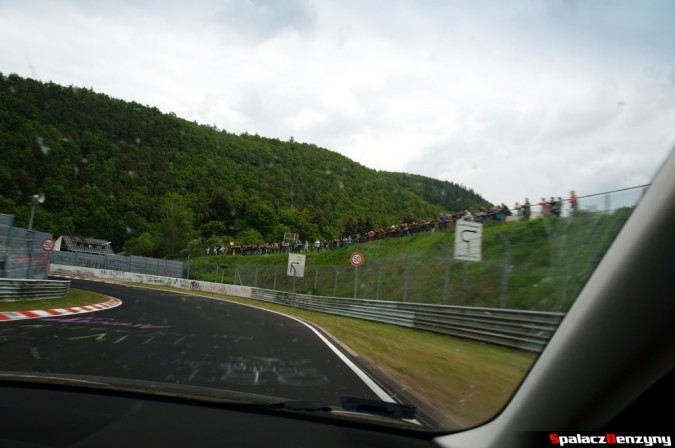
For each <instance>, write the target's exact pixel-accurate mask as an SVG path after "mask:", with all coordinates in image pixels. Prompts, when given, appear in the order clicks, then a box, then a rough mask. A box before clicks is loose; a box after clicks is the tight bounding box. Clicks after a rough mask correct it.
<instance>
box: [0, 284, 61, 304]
mask: <svg viewBox="0 0 675 448" xmlns="http://www.w3.org/2000/svg"><path fill="white" fill-rule="evenodd" d="M69 288H70V280H30V279H4V278H3V279H0V302H14V301H18V300H44V299H58V298H62V297H65V295H66V294H68V289H69Z"/></svg>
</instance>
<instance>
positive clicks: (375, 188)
mask: <svg viewBox="0 0 675 448" xmlns="http://www.w3.org/2000/svg"><path fill="white" fill-rule="evenodd" d="M37 192H43V193H44V194H45V196H46V198H47V199H46V201H45V203H44V204H42V205H41V206H39V207H37V208H36V210H35V219H34V225H33V227H34V228H35V229H37V230H43V231H47V232H51V233H54V234H55V235H60V234H78V235H84V236H92V237H97V238H105V239H107V240H109V241H112V242H113V248H114V249H115V250H116V251H117V252H122V251H126V252H127V253H133V254H139V255H147V256H159V257H165V256H171V257H175V256H178V255H179V254H180V251H181V250H182V249H184V248H185V247H186V246H187V244H188V242H189V241H191V240H193V239H195V238H202V239H207V238H209V237H214V236H215V237H227V238H229V239H236V240H237V241H238V242H240V243H249V242H257V241H260V242H262V241H280V240H281V239H282V237H283V233H284V232H293V233H298V234H300V236H301V238H303V239H309V238H312V239H313V238H335V237H338V236H341V235H344V234H352V233H356V232H365V231H368V230H371V229H375V230H377V229H378V228H380V227H384V226H388V225H391V224H400V223H403V222H407V221H412V220H420V219H425V218H428V217H437V216H438V214H439V213H442V212H446V211H450V212H452V211H456V210H462V209H465V208H473V207H475V206H476V205H479V204H486V201H485V200H484V199H483V198H482V197H481V196H480V195H478V194H476V193H474V192H473V191H469V190H466V189H464V188H462V187H460V186H457V185H455V184H452V183H449V182H441V181H437V180H434V179H429V178H425V177H423V176H417V175H408V174H401V173H386V172H378V171H375V170H371V169H368V168H366V167H364V166H362V165H360V164H358V163H355V162H353V161H351V160H350V159H348V158H346V157H344V156H341V155H339V154H337V153H335V152H333V151H330V150H327V149H323V148H319V147H317V146H315V145H312V144H305V143H298V142H294V141H293V140H292V139H291V141H280V140H278V139H271V138H265V137H261V136H258V135H248V134H242V135H234V134H231V133H228V132H226V131H225V130H219V129H217V128H216V127H215V126H207V125H201V124H198V123H194V122H189V121H187V120H184V119H181V118H179V117H177V116H175V115H174V114H171V113H169V114H166V113H162V112H160V111H159V110H158V109H157V108H154V107H149V106H143V105H141V104H138V103H135V102H126V101H121V100H118V99H114V98H111V97H109V96H107V95H104V94H100V93H96V92H94V91H92V90H91V89H83V88H78V87H73V86H68V87H65V86H60V85H56V84H53V83H42V82H38V81H34V80H31V79H25V78H21V77H19V76H16V75H2V74H0V213H12V214H15V215H16V217H17V218H16V219H17V225H24V226H25V225H27V223H28V216H29V214H30V207H28V206H27V205H25V203H26V197H27V196H29V195H32V194H35V193H37Z"/></svg>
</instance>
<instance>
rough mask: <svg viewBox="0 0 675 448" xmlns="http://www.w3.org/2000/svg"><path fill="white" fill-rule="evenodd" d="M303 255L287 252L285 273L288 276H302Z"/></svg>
mask: <svg viewBox="0 0 675 448" xmlns="http://www.w3.org/2000/svg"><path fill="white" fill-rule="evenodd" d="M305 257H306V255H302V254H288V269H287V270H286V275H287V276H289V277H303V276H304V275H305Z"/></svg>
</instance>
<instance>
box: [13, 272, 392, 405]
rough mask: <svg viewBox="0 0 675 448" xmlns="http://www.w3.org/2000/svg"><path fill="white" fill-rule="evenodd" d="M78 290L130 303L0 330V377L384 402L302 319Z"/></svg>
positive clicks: (147, 294) (127, 292)
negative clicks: (114, 380)
mask: <svg viewBox="0 0 675 448" xmlns="http://www.w3.org/2000/svg"><path fill="white" fill-rule="evenodd" d="M71 285H72V287H74V288H78V289H88V290H92V291H96V292H99V293H103V294H106V295H108V296H111V297H116V298H118V299H121V300H122V301H123V304H122V305H121V306H118V307H116V308H113V309H109V310H104V311H98V312H94V313H86V314H78V315H70V316H59V317H46V318H40V319H28V320H15V321H9V322H1V323H0V344H1V346H2V350H0V365H1V366H2V370H4V371H22V372H45V373H65V374H68V373H76V374H85V375H98V376H108V377H120V378H131V379H142V380H150V381H158V382H166V383H180V384H190V385H195V386H205V387H215V388H219V389H229V390H237V391H243V392H251V393H256V394H263V395H270V396H276V397H283V398H288V399H291V400H312V401H322V402H324V403H326V404H328V405H339V404H340V397H341V396H343V395H351V396H359V397H364V398H372V399H382V396H381V395H380V396H378V393H376V391H374V390H373V389H372V388H371V387H370V386H369V385H367V384H366V383H365V382H364V380H363V378H362V377H361V376H359V375H358V374H357V373H356V372H355V371H354V370H353V369H352V368H351V367H350V366H349V365H347V363H345V362H344V361H343V360H342V359H341V358H340V357H339V356H338V355H337V354H336V353H335V352H334V350H333V349H331V347H329V346H328V345H327V344H326V343H325V342H324V341H323V340H322V339H321V338H320V337H318V335H317V334H316V333H315V332H314V331H312V329H310V328H308V327H307V326H306V325H304V324H303V323H301V322H299V321H297V320H295V319H291V318H288V317H285V316H282V315H280V314H276V313H271V312H267V311H262V310H258V309H255V308H252V307H247V306H243V305H239V304H235V303H231V302H224V301H218V300H213V299H208V298H202V297H195V296H193V295H187V294H180V293H173V292H167V291H159V290H152V289H142V288H136V287H131V286H124V285H118V284H112V283H102V282H90V281H83V280H72V283H71ZM380 393H381V391H380Z"/></svg>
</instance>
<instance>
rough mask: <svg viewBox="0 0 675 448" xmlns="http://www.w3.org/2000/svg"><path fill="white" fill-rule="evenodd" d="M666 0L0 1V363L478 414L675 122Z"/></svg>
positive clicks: (261, 396)
mask: <svg viewBox="0 0 675 448" xmlns="http://www.w3.org/2000/svg"><path fill="white" fill-rule="evenodd" d="M674 13H675V4H673V2H669V1H654V2H649V3H648V4H638V3H636V2H625V1H615V2H573V1H551V2H535V1H520V0H519V1H513V2H508V3H506V4H505V3H503V2H500V1H480V2H457V1H450V2H440V1H430V2H427V1H413V0H409V1H406V0H394V1H387V2H372V3H371V2H366V3H363V2H351V1H348V2H344V1H341V2H335V1H326V2H310V1H302V0H297V1H296V0H294V1H289V2H280V1H273V0H269V1H263V0H256V1H209V0H197V1H194V2H190V3H181V4H173V3H170V4H164V3H160V2H153V1H145V0H141V1H134V2H127V1H122V2H114V3H109V4H108V3H106V2H79V1H65V2H58V3H49V2H42V1H37V0H28V1H23V2H2V3H0V70H1V73H0V147H2V150H1V151H0V186H1V188H0V342H1V343H2V346H3V349H2V351H0V366H1V367H0V369H1V371H0V380H2V379H10V378H11V379H13V380H17V379H18V380H21V381H31V382H46V383H48V382H56V383H59V384H79V385H88V386H89V387H94V388H112V389H115V390H117V389H119V390H134V391H145V392H147V393H149V394H170V395H176V394H180V395H182V396H190V397H193V398H197V399H200V400H204V401H214V400H215V401H222V402H230V403H246V404H259V405H265V406H267V405H270V406H277V407H281V408H284V409H287V410H292V411H299V412H305V411H312V412H324V413H326V414H330V416H329V417H328V418H351V419H367V421H368V422H370V424H372V425H401V426H405V427H410V428H415V430H420V431H430V432H439V431H440V432H448V431H456V430H458V429H464V428H470V427H474V426H476V425H479V424H481V423H484V422H486V421H488V420H490V419H492V418H493V417H495V416H496V415H497V414H498V413H499V412H500V410H501V409H503V408H504V406H505V405H506V404H507V403H508V402H509V400H510V398H511V397H512V396H513V394H514V393H515V392H516V390H517V389H518V387H519V386H520V385H521V383H522V381H523V379H524V378H525V376H526V375H527V373H528V371H529V370H530V369H531V367H532V366H533V364H534V363H535V362H536V360H537V358H538V355H539V354H540V353H541V352H542V350H543V349H544V348H545V347H546V344H547V342H548V341H549V339H550V338H551V337H552V335H553V334H554V332H555V330H556V328H557V327H558V325H559V324H560V322H561V321H562V320H563V319H564V318H565V314H566V312H567V311H568V310H569V309H570V307H571V306H572V305H573V303H574V301H575V299H576V297H577V296H578V295H579V293H580V291H581V290H582V288H583V287H584V285H585V284H586V282H587V280H588V279H589V278H590V276H591V275H592V274H593V271H594V269H595V267H596V266H597V265H598V264H599V263H600V260H601V259H602V257H603V255H604V254H605V252H606V251H607V250H608V248H609V246H610V245H611V243H612V241H613V240H614V238H615V237H616V236H617V235H618V234H619V232H620V231H621V228H622V226H623V224H624V223H625V222H626V220H627V219H628V217H629V216H630V215H631V213H632V212H633V210H634V208H635V206H636V204H637V203H638V202H639V201H640V199H641V197H642V196H643V194H644V193H645V192H646V191H647V190H648V189H649V188H650V183H651V181H652V177H653V176H654V174H655V173H656V171H657V170H658V168H659V167H660V164H661V163H662V161H663V160H664V159H665V158H666V156H667V154H668V152H669V151H670V147H671V145H672V143H673V141H675V132H674V131H673V129H674V128H673V126H672V123H673V119H674V118H675V65H673V57H672V56H673V54H675V53H674V51H673V50H674V49H673V42H675V41H674V38H675V33H674V32H673V27H672V17H674V15H673V14H674ZM647 224H648V223H645V225H647Z"/></svg>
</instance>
